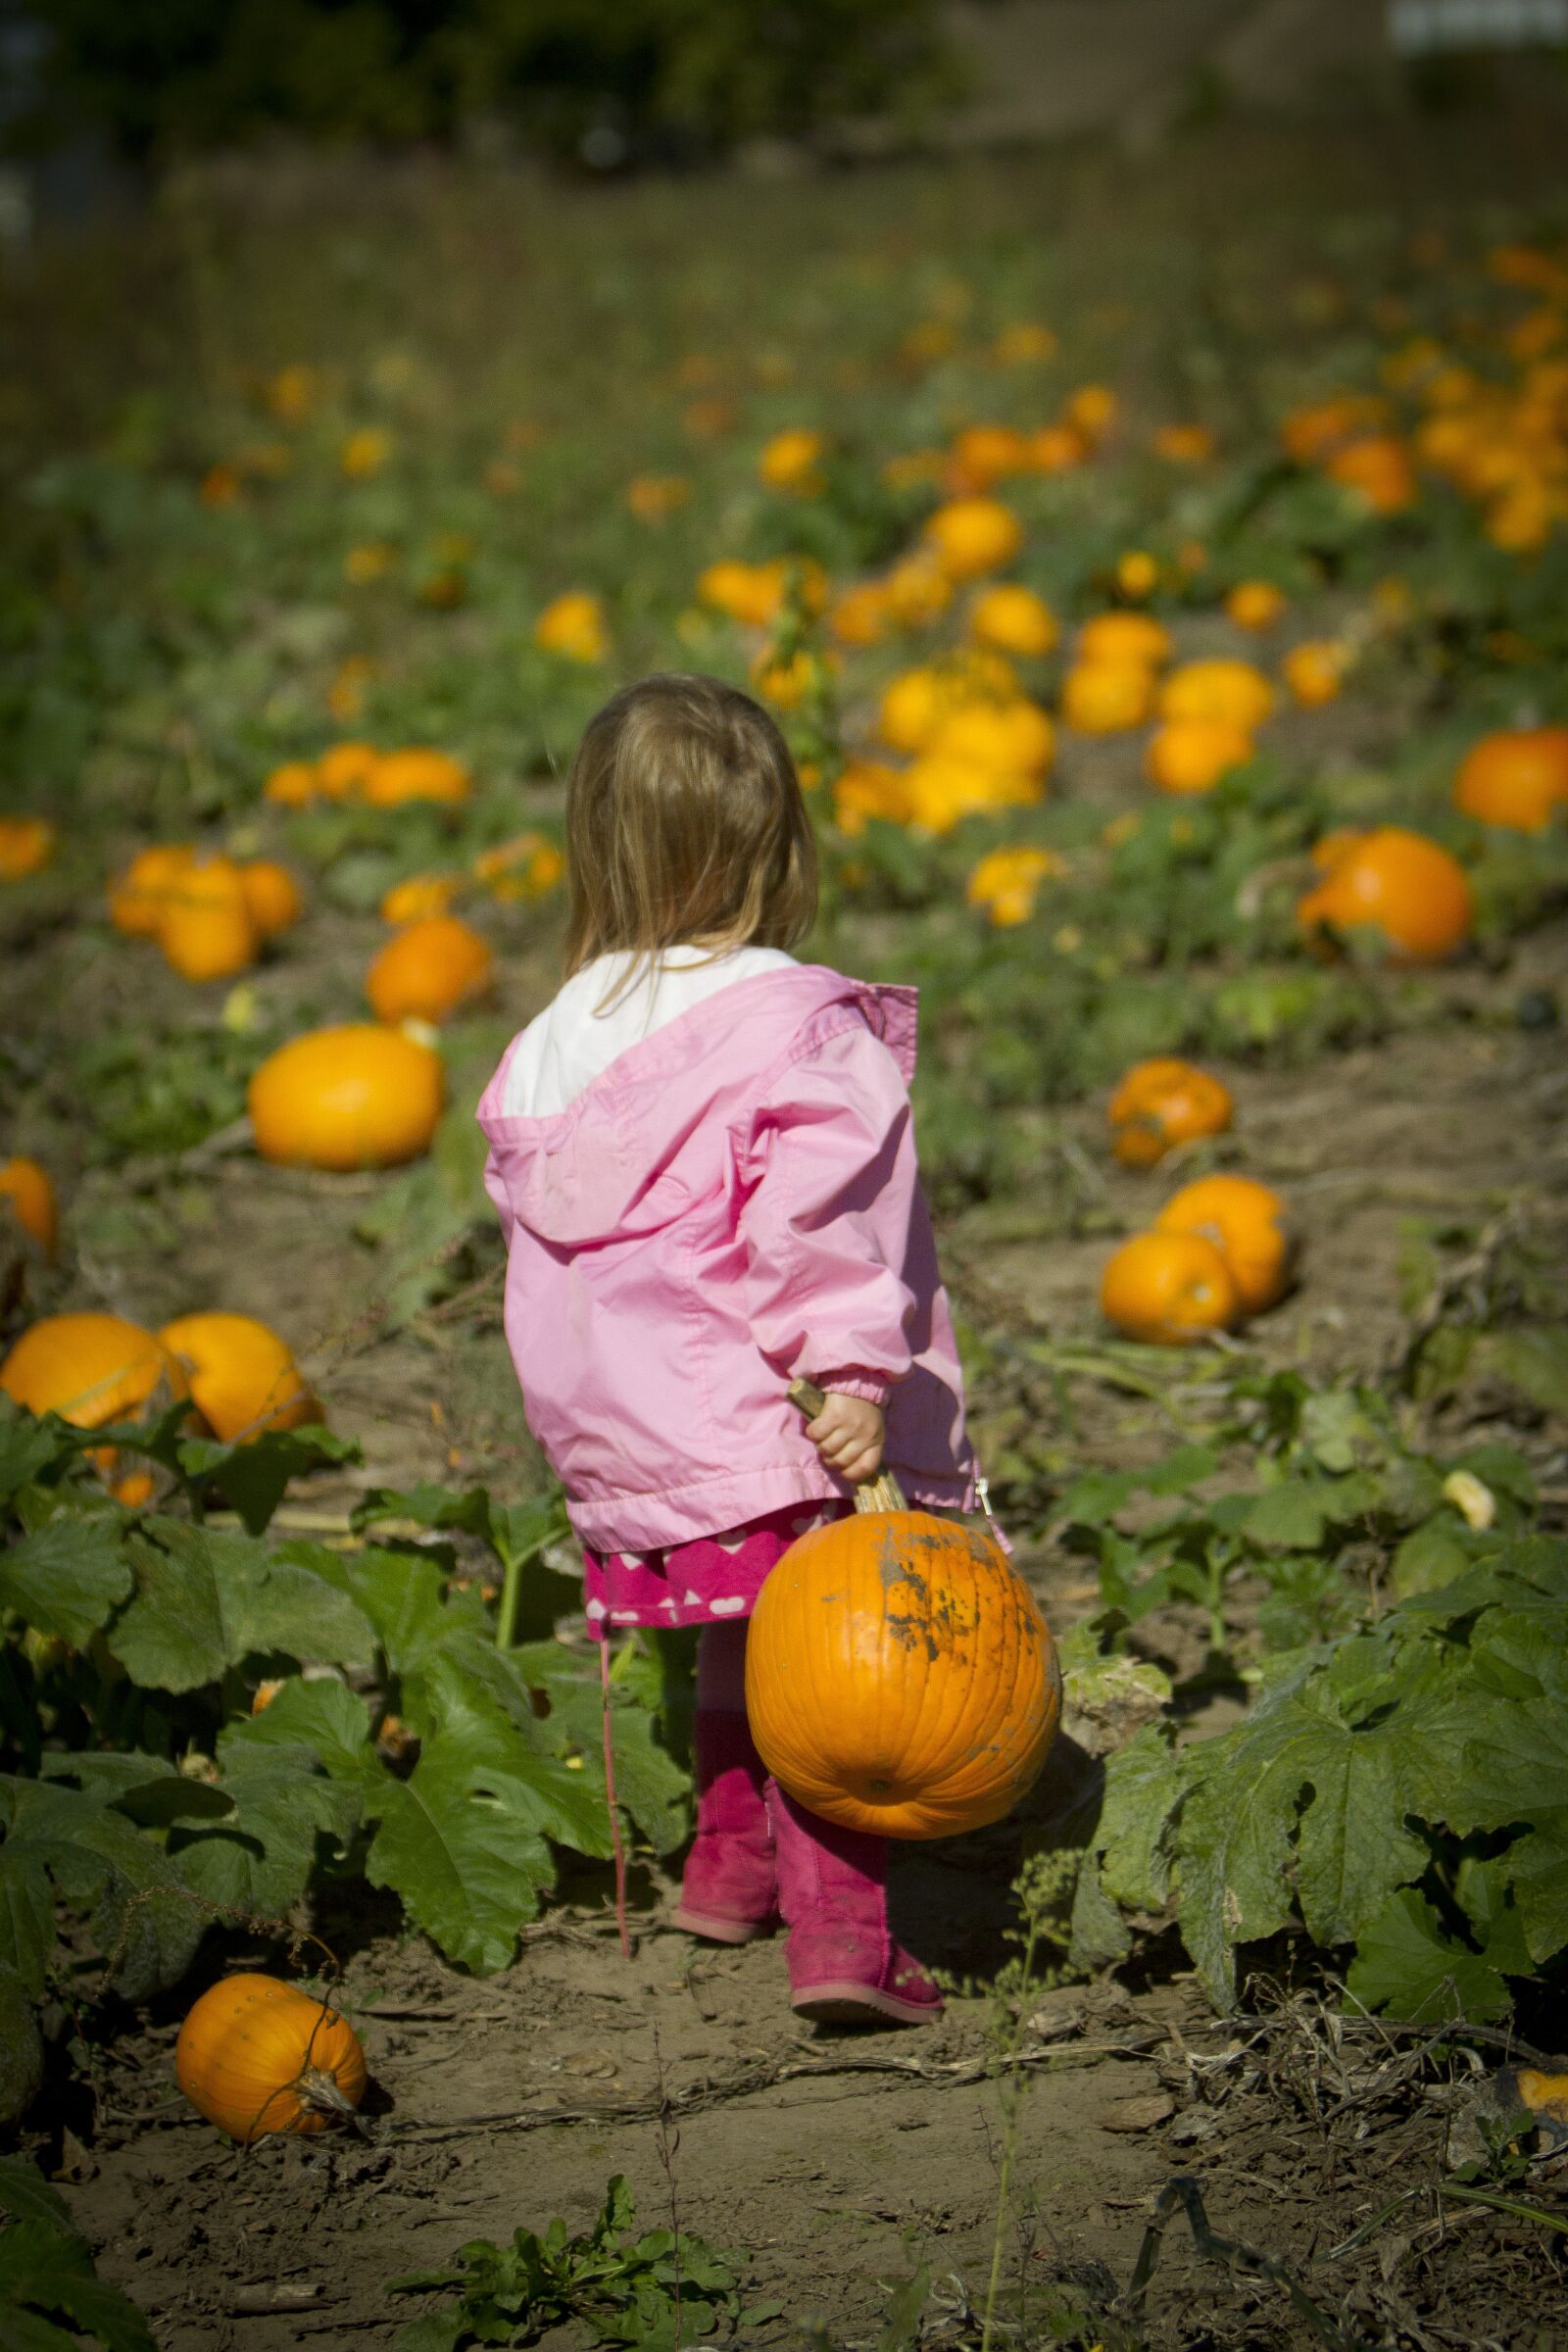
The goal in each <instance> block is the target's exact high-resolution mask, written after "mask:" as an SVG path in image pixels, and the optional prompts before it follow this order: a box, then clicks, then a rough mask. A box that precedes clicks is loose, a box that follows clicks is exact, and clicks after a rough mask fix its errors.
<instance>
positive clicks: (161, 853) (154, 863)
mask: <svg viewBox="0 0 1568 2352" xmlns="http://www.w3.org/2000/svg"><path fill="white" fill-rule="evenodd" d="M195 862H196V853H195V851H194V850H193V849H192V848H190V846H189V844H188V843H185V842H155V843H154V844H153V845H152V847H151V848H150V849H145V850H138V851H137V852H136V855H135V857H134V858H132V859H131V861H130V863H129V865H127V866H126V868H125V870H124V872H123V874H122V875H121V877H120V879H119V881H118V882H113V883H111V885H110V888H109V919H110V921H111V922H112V923H113V924H114V926H115V929H116V930H117V931H123V932H124V934H125V936H126V937H127V938H128V939H156V938H157V937H158V931H159V926H160V924H161V923H162V922H163V919H164V916H165V914H166V913H167V911H168V908H169V903H170V900H171V898H172V895H173V890H174V885H175V883H176V882H177V880H178V879H179V877H180V875H182V874H183V873H185V872H187V871H188V869H189V868H190V867H191V866H193V865H194V864H195Z"/></svg>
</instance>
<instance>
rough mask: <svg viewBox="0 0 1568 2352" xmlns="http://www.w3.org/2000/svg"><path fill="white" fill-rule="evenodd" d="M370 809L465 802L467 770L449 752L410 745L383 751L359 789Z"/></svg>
mask: <svg viewBox="0 0 1568 2352" xmlns="http://www.w3.org/2000/svg"><path fill="white" fill-rule="evenodd" d="M361 790H362V791H363V793H364V795H365V798H366V800H367V801H368V803H369V805H370V807H371V808H372V809H402V808H404V807H405V806H406V805H407V804H408V803H409V802H410V801H438V802H453V801H466V799H467V797H468V793H469V790H470V786H469V780H468V771H467V769H466V767H465V766H464V764H463V762H462V760H454V759H453V757H452V755H451V753H450V752H438V751H433V750H431V749H429V748H428V747H426V746H422V745H411V746H410V747H409V748H408V749H407V750H405V751H400V752H383V753H382V755H381V757H380V758H379V759H378V760H376V763H375V765H374V767H373V768H372V769H371V771H370V773H369V775H368V776H367V778H366V779H365V782H364V784H363V785H362V787H361Z"/></svg>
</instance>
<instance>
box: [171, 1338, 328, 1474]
mask: <svg viewBox="0 0 1568 2352" xmlns="http://www.w3.org/2000/svg"><path fill="white" fill-rule="evenodd" d="M158 1338H159V1341H160V1343H161V1344H162V1346H164V1347H165V1348H168V1349H169V1351H170V1353H171V1354H172V1355H173V1356H176V1357H177V1358H178V1360H179V1361H180V1363H181V1364H183V1365H184V1367H185V1370H186V1373H187V1375H188V1377H189V1380H190V1396H191V1402H192V1403H193V1404H194V1405H195V1407H196V1410H197V1411H198V1412H199V1413H200V1414H201V1417H202V1419H203V1420H204V1421H205V1422H206V1423H207V1426H208V1428H209V1429H210V1430H211V1431H212V1432H213V1435H214V1436H215V1437H219V1438H221V1439H222V1441H223V1443H224V1445H225V1446H237V1445H238V1444H240V1442H241V1441H242V1440H243V1439H246V1438H254V1437H259V1436H260V1434H261V1432H262V1431H263V1430H264V1429H298V1428H299V1426H300V1424H301V1423H302V1422H305V1421H316V1420H319V1418H320V1408H319V1405H318V1404H317V1401H316V1398H315V1397H313V1396H312V1395H311V1392H310V1388H309V1386H308V1384H307V1382H306V1379H305V1376H304V1374H303V1373H302V1372H301V1370H300V1368H299V1366H298V1364H296V1363H295V1361H294V1356H293V1353H292V1350H291V1349H290V1348H289V1347H288V1345H287V1343H286V1342H285V1341H283V1340H280V1339H279V1338H278V1336H277V1334H276V1332H275V1331H272V1330H270V1329H269V1327H268V1326H267V1324H265V1323H258V1322H257V1321H256V1320H255V1318H254V1317H253V1316H251V1315H224V1314H204V1315H180V1316H178V1317H177V1318H176V1319H175V1320H174V1321H173V1322H172V1323H166V1324H165V1325H164V1327H163V1329H162V1330H161V1331H160V1332H159V1334H158Z"/></svg>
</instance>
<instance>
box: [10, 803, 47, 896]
mask: <svg viewBox="0 0 1568 2352" xmlns="http://www.w3.org/2000/svg"><path fill="white" fill-rule="evenodd" d="M54 854H55V829H54V826H53V825H52V824H50V822H49V820H48V818H47V817H43V816H0V882H23V881H25V879H26V877H27V876H28V874H35V873H37V871H38V869H39V867H40V866H45V865H47V864H48V862H49V860H50V858H52V857H53V856H54Z"/></svg>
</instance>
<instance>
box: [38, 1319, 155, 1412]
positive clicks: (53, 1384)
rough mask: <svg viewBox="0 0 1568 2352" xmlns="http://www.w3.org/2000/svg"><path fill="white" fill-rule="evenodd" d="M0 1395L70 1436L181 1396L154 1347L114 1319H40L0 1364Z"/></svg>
mask: <svg viewBox="0 0 1568 2352" xmlns="http://www.w3.org/2000/svg"><path fill="white" fill-rule="evenodd" d="M0 1390H3V1391H4V1393H5V1395H6V1396H7V1397H10V1398H11V1400H12V1402H13V1404H20V1405H22V1406H24V1407H25V1410H26V1411H27V1412H29V1413H58V1414H59V1415H60V1418H61V1419H62V1420H63V1421H69V1422H71V1423H72V1425H73V1428H76V1429H101V1428H102V1427H103V1426H104V1424H105V1423H106V1422H108V1421H123V1420H128V1419H131V1418H133V1417H134V1416H135V1415H136V1414H137V1413H139V1412H140V1411H141V1409H142V1407H143V1406H144V1405H146V1404H148V1403H150V1402H152V1401H153V1400H154V1399H155V1398H157V1397H159V1395H160V1393H161V1392H162V1393H164V1394H167V1395H168V1396H169V1397H183V1396H184V1394H185V1375H184V1373H183V1371H182V1370H181V1368H180V1366H179V1365H178V1364H177V1363H176V1362H175V1360H174V1358H173V1357H172V1355H171V1354H170V1352H169V1350H168V1348H166V1347H165V1346H164V1345H163V1342H162V1341H161V1340H157V1339H155V1338H154V1337H153V1334H152V1333H151V1332H150V1331H143V1330H142V1328H141V1326H140V1324H139V1323H126V1322H124V1321H123V1320H122V1318H121V1317H120V1316H119V1315H46V1316H44V1318H43V1320H42V1321H41V1322H39V1323H33V1324H30V1325H29V1326H28V1328H27V1329H26V1330H25V1332H24V1333H23V1335H22V1337H21V1339H20V1340H18V1342H17V1344H16V1346H15V1347H14V1348H12V1350H11V1352H10V1354H9V1355H8V1356H7V1357H6V1359H5V1362H4V1363H3V1364H0Z"/></svg>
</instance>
